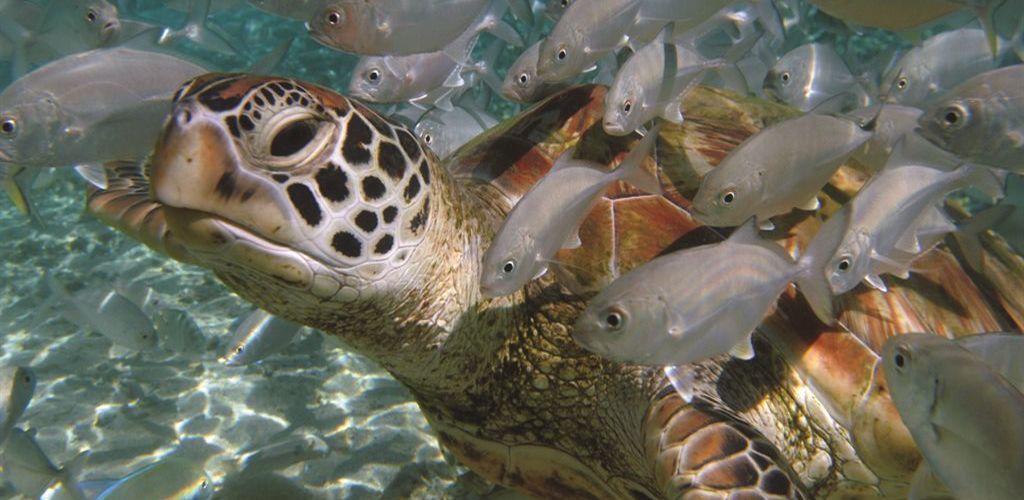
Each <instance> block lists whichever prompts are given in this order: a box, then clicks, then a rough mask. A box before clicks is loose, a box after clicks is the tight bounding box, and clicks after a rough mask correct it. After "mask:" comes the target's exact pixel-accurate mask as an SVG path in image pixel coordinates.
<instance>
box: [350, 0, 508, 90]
mask: <svg viewBox="0 0 1024 500" xmlns="http://www.w3.org/2000/svg"><path fill="white" fill-rule="evenodd" d="M502 12H504V8H499V9H497V10H490V11H488V12H486V13H485V14H484V15H483V16H481V18H480V19H479V20H478V21H477V22H476V23H475V24H474V25H473V26H472V27H470V28H469V29H467V30H466V32H465V33H463V34H461V35H459V37H458V38H456V39H455V41H453V42H452V43H451V44H450V45H449V46H447V47H446V48H445V49H444V50H441V51H434V52H427V53H421V54H413V55H405V56H364V57H362V58H360V59H359V63H358V64H356V67H355V69H354V70H353V71H352V79H351V81H350V82H349V86H348V91H349V94H350V95H352V97H355V98H357V99H363V100H366V101H370V102H382V103H391V102H404V101H410V102H412V103H414V104H422V105H427V104H433V105H436V106H438V107H441V108H443V109H446V110H447V109H451V104H450V100H451V99H452V97H454V96H455V95H457V94H458V93H461V92H462V91H465V90H467V89H468V87H469V86H470V85H469V84H470V83H471V82H472V80H467V78H468V75H467V73H476V74H479V75H481V76H482V77H483V78H485V79H490V81H491V85H492V86H493V87H494V88H497V87H499V86H500V85H501V84H500V82H498V80H497V77H496V76H493V74H492V73H493V61H486V60H484V61H479V62H477V63H468V61H469V58H470V55H471V52H472V50H473V46H474V45H475V44H476V41H477V39H478V37H479V34H480V32H481V31H485V30H488V31H490V30H498V31H504V32H510V31H511V30H512V28H511V27H509V26H508V25H507V24H505V23H504V22H503V21H502V20H501V13H502ZM511 32H512V33H514V31H511ZM510 36H513V35H510ZM514 36H515V37H518V35H514ZM453 54H457V56H455V57H453Z"/></svg>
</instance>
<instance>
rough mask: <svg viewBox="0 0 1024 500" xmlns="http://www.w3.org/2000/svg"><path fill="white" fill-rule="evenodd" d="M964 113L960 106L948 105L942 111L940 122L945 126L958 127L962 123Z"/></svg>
mask: <svg viewBox="0 0 1024 500" xmlns="http://www.w3.org/2000/svg"><path fill="white" fill-rule="evenodd" d="M964 114H965V113H964V110H963V108H961V107H960V106H950V107H948V108H946V109H945V110H944V111H943V113H942V124H943V125H944V126H945V127H946V128H951V129H957V128H960V127H962V126H963V125H964V121H965V120H964V118H965V117H964Z"/></svg>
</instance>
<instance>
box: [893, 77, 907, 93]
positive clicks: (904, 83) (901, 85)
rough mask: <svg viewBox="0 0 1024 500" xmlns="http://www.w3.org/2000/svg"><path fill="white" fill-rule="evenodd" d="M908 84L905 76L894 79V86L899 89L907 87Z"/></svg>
mask: <svg viewBox="0 0 1024 500" xmlns="http://www.w3.org/2000/svg"><path fill="white" fill-rule="evenodd" d="M909 84H910V82H909V81H907V78H906V77H903V78H900V79H899V80H896V88H898V89H900V90H903V89H905V88H907V85H909Z"/></svg>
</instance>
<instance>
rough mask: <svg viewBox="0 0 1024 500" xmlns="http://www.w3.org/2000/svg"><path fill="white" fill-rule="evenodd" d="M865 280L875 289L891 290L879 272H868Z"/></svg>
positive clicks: (881, 290)
mask: <svg viewBox="0 0 1024 500" xmlns="http://www.w3.org/2000/svg"><path fill="white" fill-rule="evenodd" d="M864 281H866V282H867V283H868V284H869V285H871V288H874V289H875V290H878V291H880V292H888V291H889V289H888V288H886V286H885V282H884V281H882V277H881V276H879V275H877V274H874V273H868V275H867V276H865V277H864Z"/></svg>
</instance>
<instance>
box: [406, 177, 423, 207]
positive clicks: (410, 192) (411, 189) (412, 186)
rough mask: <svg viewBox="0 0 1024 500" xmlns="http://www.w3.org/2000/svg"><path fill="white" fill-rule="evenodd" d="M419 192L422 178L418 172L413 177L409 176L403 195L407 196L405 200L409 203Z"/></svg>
mask: <svg viewBox="0 0 1024 500" xmlns="http://www.w3.org/2000/svg"><path fill="white" fill-rule="evenodd" d="M418 194H420V178H419V176H417V175H416V174H412V177H409V183H408V184H406V185H405V192H403V193H402V196H403V197H404V198H405V202H406V203H409V202H411V201H412V200H413V198H415V197H416V195H418Z"/></svg>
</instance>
